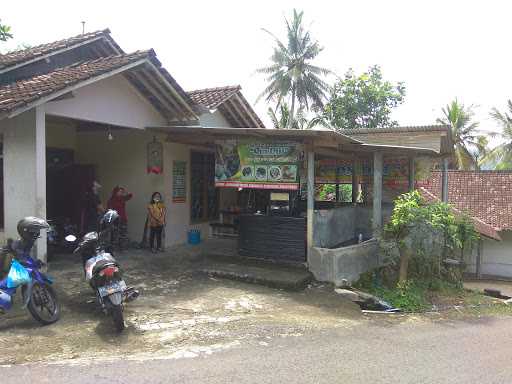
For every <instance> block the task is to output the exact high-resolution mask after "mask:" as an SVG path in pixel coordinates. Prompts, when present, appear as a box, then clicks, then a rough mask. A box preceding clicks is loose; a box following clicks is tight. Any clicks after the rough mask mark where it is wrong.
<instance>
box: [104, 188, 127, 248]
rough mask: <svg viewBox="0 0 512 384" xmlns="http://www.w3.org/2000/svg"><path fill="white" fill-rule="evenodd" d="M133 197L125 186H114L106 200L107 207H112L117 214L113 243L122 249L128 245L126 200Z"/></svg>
mask: <svg viewBox="0 0 512 384" xmlns="http://www.w3.org/2000/svg"><path fill="white" fill-rule="evenodd" d="M132 197H133V194H132V193H129V192H128V191H127V190H126V189H125V188H123V187H120V186H116V187H115V188H114V189H113V190H112V196H111V197H110V199H109V201H108V208H109V209H114V210H116V211H117V213H118V214H119V224H118V227H117V231H116V233H115V235H114V236H113V241H112V242H113V244H112V245H115V246H117V247H118V248H119V250H123V249H125V248H126V247H127V246H128V241H129V240H128V216H127V215H126V202H127V201H128V200H130V199H131V198H132Z"/></svg>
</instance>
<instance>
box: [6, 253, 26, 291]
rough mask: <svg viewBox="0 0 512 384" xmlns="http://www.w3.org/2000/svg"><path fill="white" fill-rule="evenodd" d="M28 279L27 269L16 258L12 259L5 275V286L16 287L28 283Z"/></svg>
mask: <svg viewBox="0 0 512 384" xmlns="http://www.w3.org/2000/svg"><path fill="white" fill-rule="evenodd" d="M30 280H31V278H30V274H29V273H28V271H27V269H26V268H25V267H24V266H23V265H21V264H20V263H18V262H17V261H16V260H13V261H12V263H11V269H10V270H9V274H8V275H7V281H6V283H7V288H16V287H19V286H20V285H24V284H28V283H30Z"/></svg>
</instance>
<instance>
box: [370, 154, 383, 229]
mask: <svg viewBox="0 0 512 384" xmlns="http://www.w3.org/2000/svg"><path fill="white" fill-rule="evenodd" d="M372 224H373V237H376V236H378V235H379V234H380V230H381V227H382V153H381V152H374V153H373V223H372Z"/></svg>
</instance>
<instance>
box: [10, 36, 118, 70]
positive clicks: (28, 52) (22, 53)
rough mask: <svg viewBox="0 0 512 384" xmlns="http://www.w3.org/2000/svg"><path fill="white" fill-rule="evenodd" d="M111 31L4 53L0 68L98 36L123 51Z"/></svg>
mask: <svg viewBox="0 0 512 384" xmlns="http://www.w3.org/2000/svg"><path fill="white" fill-rule="evenodd" d="M109 34H110V31H109V30H108V29H104V30H102V31H95V32H90V33H85V34H82V35H78V36H74V37H70V38H67V39H62V40H59V41H54V42H52V43H47V44H41V45H38V46H35V47H30V48H27V49H23V50H18V51H13V52H9V53H6V54H3V55H0V69H2V68H6V67H11V66H14V65H17V64H20V63H23V62H25V61H29V60H33V59H36V58H38V57H41V56H44V55H47V54H50V53H52V52H55V51H60V50H62V49H66V48H69V47H72V46H74V45H77V44H81V43H83V42H85V41H87V40H92V39H94V38H97V37H101V36H104V37H106V38H108V39H109V41H110V43H111V44H112V45H113V46H114V47H115V48H116V49H117V50H118V51H119V52H123V51H122V50H121V48H120V47H119V46H118V45H117V44H116V43H115V41H114V40H113V39H111V38H110V35H109Z"/></svg>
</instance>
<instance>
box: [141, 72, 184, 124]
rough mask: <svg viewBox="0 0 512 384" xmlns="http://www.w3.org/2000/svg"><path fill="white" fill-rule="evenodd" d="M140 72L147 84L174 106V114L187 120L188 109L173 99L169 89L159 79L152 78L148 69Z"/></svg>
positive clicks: (168, 103)
mask: <svg viewBox="0 0 512 384" xmlns="http://www.w3.org/2000/svg"><path fill="white" fill-rule="evenodd" d="M138 72H139V73H138V75H139V78H143V79H144V81H145V84H147V85H148V86H149V87H150V88H152V89H153V90H154V93H157V94H159V95H160V97H161V98H164V99H165V100H167V105H169V106H170V107H171V108H172V110H173V111H174V115H175V117H176V118H177V119H180V120H187V112H186V110H184V109H183V106H180V105H179V103H178V102H176V101H175V100H173V98H172V97H169V91H168V90H165V89H164V87H163V86H162V85H161V84H160V83H159V82H158V81H154V79H152V76H151V75H150V74H149V73H148V72H147V71H146V70H141V71H138ZM155 91H156V92H155Z"/></svg>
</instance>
